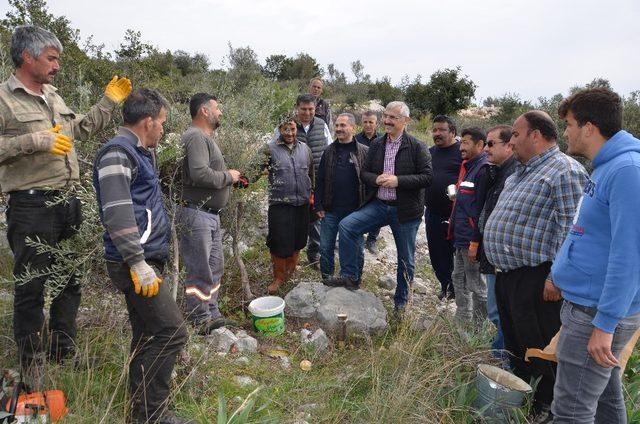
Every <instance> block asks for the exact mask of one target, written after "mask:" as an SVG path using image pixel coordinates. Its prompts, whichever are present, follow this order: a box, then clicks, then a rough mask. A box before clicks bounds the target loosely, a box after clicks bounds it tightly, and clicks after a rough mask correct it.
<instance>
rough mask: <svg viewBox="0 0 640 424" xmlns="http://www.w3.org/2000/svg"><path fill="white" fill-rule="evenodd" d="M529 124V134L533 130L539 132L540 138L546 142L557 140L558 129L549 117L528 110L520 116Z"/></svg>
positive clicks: (542, 113) (541, 112) (539, 111)
mask: <svg viewBox="0 0 640 424" xmlns="http://www.w3.org/2000/svg"><path fill="white" fill-rule="evenodd" d="M522 117H523V118H524V119H525V121H527V124H529V131H528V132H529V133H530V132H532V131H535V130H538V131H540V134H542V137H543V138H544V139H545V140H547V141H556V140H557V139H558V128H557V127H556V124H555V122H553V119H551V117H550V116H549V115H547V114H546V113H545V112H543V111H541V110H530V111H529V112H526V113H524V114H523V115H522Z"/></svg>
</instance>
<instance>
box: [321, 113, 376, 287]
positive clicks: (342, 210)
mask: <svg viewBox="0 0 640 424" xmlns="http://www.w3.org/2000/svg"><path fill="white" fill-rule="evenodd" d="M355 129H356V119H355V117H354V116H353V115H352V114H350V113H343V114H340V115H338V118H337V119H336V125H335V131H336V137H337V139H336V141H334V142H333V143H331V145H330V146H329V147H327V149H326V150H325V151H324V154H323V155H322V160H321V161H320V166H319V167H318V175H317V177H316V190H315V211H316V213H317V214H318V217H319V218H320V219H321V220H322V224H321V228H320V253H321V255H320V273H321V274H322V279H323V281H327V279H328V278H329V277H332V276H333V271H334V269H335V267H334V252H333V251H334V246H335V244H336V238H337V236H338V226H339V225H340V221H341V220H342V219H343V218H344V217H345V216H347V215H349V214H350V213H351V212H353V211H355V210H356V209H357V208H358V207H359V206H360V205H361V204H362V202H363V201H364V198H365V185H364V184H363V183H362V182H361V180H360V170H361V169H362V166H363V165H364V159H365V157H366V155H367V150H369V149H368V148H367V147H366V146H364V145H362V144H360V143H358V142H356V141H355V138H354V137H353V134H354V133H355ZM358 248H359V253H360V256H359V260H360V263H361V268H362V265H363V264H364V263H363V261H364V255H363V252H362V250H363V246H362V245H360V246H358ZM356 287H357V286H351V285H349V286H347V288H348V289H350V288H356Z"/></svg>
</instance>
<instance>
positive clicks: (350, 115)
mask: <svg viewBox="0 0 640 424" xmlns="http://www.w3.org/2000/svg"><path fill="white" fill-rule="evenodd" d="M341 116H346V117H347V122H348V123H349V125H351V126H354V127H355V126H356V117H355V116H353V113H349V112H344V113H341V114H340V115H338V118H339V117H341Z"/></svg>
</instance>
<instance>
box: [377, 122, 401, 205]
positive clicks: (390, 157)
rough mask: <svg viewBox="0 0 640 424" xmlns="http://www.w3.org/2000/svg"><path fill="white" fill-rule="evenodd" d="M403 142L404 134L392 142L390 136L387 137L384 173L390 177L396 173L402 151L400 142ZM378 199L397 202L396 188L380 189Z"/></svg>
mask: <svg viewBox="0 0 640 424" xmlns="http://www.w3.org/2000/svg"><path fill="white" fill-rule="evenodd" d="M401 140H402V134H400V135H399V136H398V138H396V139H395V140H392V139H391V137H390V136H387V143H386V145H385V148H384V169H383V171H382V172H384V173H385V174H389V175H394V173H395V172H396V154H397V153H398V150H399V149H400V144H401V143H400V141H401ZM378 199H380V200H396V189H395V188H386V187H380V188H378Z"/></svg>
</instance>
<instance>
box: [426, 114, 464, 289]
mask: <svg viewBox="0 0 640 424" xmlns="http://www.w3.org/2000/svg"><path fill="white" fill-rule="evenodd" d="M431 134H432V136H433V143H434V146H432V147H430V148H429V153H430V154H431V158H432V164H433V181H432V182H431V185H430V186H429V187H427V189H426V191H425V205H426V210H425V214H424V223H425V230H426V233H427V245H428V247H429V258H430V259H431V266H432V267H433V271H434V272H435V274H436V277H437V278H438V281H440V288H441V290H440V294H439V295H438V299H440V300H442V299H444V298H445V297H448V298H449V299H453V298H454V297H455V292H454V289H453V283H452V282H451V274H452V273H453V255H454V253H455V249H454V247H453V240H451V239H449V238H448V237H447V232H448V229H449V216H450V215H451V208H452V207H453V201H452V199H450V198H449V197H448V196H447V187H448V186H450V185H452V184H455V183H456V181H458V173H459V172H460V165H462V156H461V155H460V142H459V141H457V140H456V124H455V123H454V122H453V120H452V119H451V118H450V117H448V116H446V115H438V116H436V117H435V118H433V124H432V127H431Z"/></svg>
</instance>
